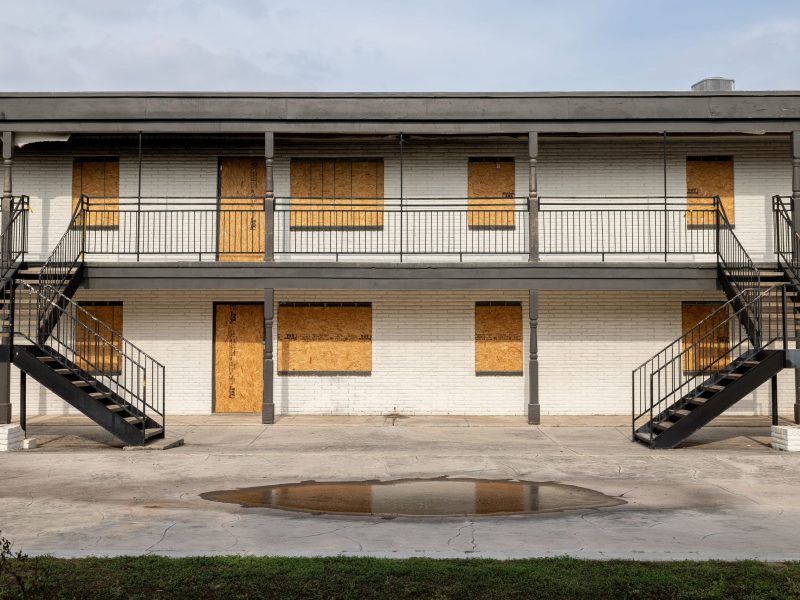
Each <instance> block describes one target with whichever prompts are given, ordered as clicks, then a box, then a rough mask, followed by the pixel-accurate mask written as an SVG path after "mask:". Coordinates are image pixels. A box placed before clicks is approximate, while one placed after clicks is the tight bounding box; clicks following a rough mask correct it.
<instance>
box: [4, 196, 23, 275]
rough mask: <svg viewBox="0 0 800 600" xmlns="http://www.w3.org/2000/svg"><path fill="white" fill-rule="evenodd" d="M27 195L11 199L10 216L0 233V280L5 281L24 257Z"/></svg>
mask: <svg viewBox="0 0 800 600" xmlns="http://www.w3.org/2000/svg"><path fill="white" fill-rule="evenodd" d="M28 206H29V199H28V196H19V197H18V198H12V199H11V218H10V220H9V221H8V223H7V224H6V225H5V227H4V228H3V231H2V233H0V280H2V281H3V282H5V280H6V279H8V277H9V275H10V274H11V272H12V271H13V270H14V268H15V267H16V266H18V265H19V263H20V262H22V260H23V259H24V257H25V250H26V249H27V244H28Z"/></svg>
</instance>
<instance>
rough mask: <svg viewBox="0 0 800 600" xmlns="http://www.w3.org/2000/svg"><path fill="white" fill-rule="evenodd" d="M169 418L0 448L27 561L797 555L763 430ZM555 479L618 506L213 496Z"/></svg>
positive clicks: (782, 456)
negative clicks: (156, 445)
mask: <svg viewBox="0 0 800 600" xmlns="http://www.w3.org/2000/svg"><path fill="white" fill-rule="evenodd" d="M544 421H545V422H544V424H543V425H541V426H535V427H532V426H528V425H526V424H525V423H524V420H523V419H522V418H518V417H513V418H506V417H494V418H477V417H437V418H433V417H430V418H426V417H411V418H397V419H394V418H391V417H353V418H348V417H337V418H330V417H288V418H284V419H282V420H280V421H279V422H278V424H277V425H276V426H264V425H261V424H260V422H259V420H258V418H257V417H251V416H233V415H232V416H224V417H223V416H211V417H172V418H170V419H168V421H167V423H168V425H167V426H168V428H169V431H170V433H171V434H172V435H178V434H179V435H182V436H183V437H184V438H185V442H186V443H185V445H184V446H182V447H179V448H175V449H172V450H167V451H141V452H129V451H123V450H121V449H119V448H116V447H113V446H110V445H108V444H107V442H108V441H110V440H109V438H108V436H107V435H106V434H104V433H103V432H102V431H100V430H98V429H97V428H96V427H94V426H92V425H90V424H87V423H86V422H85V421H82V420H80V419H77V418H68V419H67V418H63V417H62V418H58V419H56V418H55V417H47V418H35V419H32V420H31V423H30V432H31V434H32V435H34V436H36V437H38V438H39V440H40V442H41V443H42V445H41V447H40V448H39V449H38V450H34V451H24V452H16V453H6V454H0V529H1V530H2V532H3V535H4V536H6V537H9V538H11V539H13V540H14V541H15V543H16V545H17V547H19V548H21V549H22V550H24V551H27V552H29V553H52V554H55V555H58V556H83V555H120V554H142V553H158V554H164V555H173V556H181V555H189V554H234V553H242V554H283V555H337V554H344V555H353V554H358V555H374V556H390V557H407V556H431V557H469V556H483V557H529V556H557V555H567V554H568V555H572V556H578V557H591V558H602V557H608V558H611V557H623V558H637V559H680V558H722V559H738V558H762V559H771V560H783V559H800V536H798V533H797V532H798V531H800V503H798V501H797V498H798V497H800V455H797V454H787V453H783V452H778V451H775V450H772V449H771V448H770V447H769V445H768V443H769V437H768V436H769V427H768V421H767V420H766V419H762V418H759V419H748V420H742V419H737V418H728V419H720V420H718V421H717V422H716V423H715V424H714V426H711V427H707V428H706V429H704V430H703V431H701V432H700V433H699V434H697V435H695V436H694V437H693V438H692V439H691V440H690V441H689V443H688V444H687V445H686V447H684V448H681V449H678V450H672V451H652V450H649V449H647V448H645V447H643V446H641V445H639V444H635V443H632V442H631V441H630V431H629V429H628V428H627V427H626V419H625V418H624V417H601V418H588V417H580V418H577V417H576V418H567V417H563V418H550V419H549V420H548V419H544ZM442 476H447V477H469V478H487V479H520V480H526V481H536V482H548V481H553V482H558V483H565V484H571V485H576V486H581V487H585V488H589V489H591V490H595V491H598V492H601V493H603V494H606V495H608V496H614V497H618V498H622V499H623V500H625V502H626V503H625V504H621V505H619V506H614V507H611V508H601V509H591V510H579V511H573V512H554V513H548V514H542V515H533V516H511V517H473V518H465V517H452V518H435V519H431V518H428V519H419V518H395V519H381V518H375V517H332V516H326V515H312V514H302V513H292V512H284V511H278V510H271V509H266V508H243V507H241V506H239V505H237V504H227V503H220V502H212V501H210V500H205V499H203V498H201V497H200V494H202V493H204V492H209V491H214V490H223V489H232V488H239V487H251V486H263V485H270V484H276V483H285V482H298V481H304V480H309V479H313V480H317V481H346V480H368V479H373V480H392V479H400V478H432V477H442Z"/></svg>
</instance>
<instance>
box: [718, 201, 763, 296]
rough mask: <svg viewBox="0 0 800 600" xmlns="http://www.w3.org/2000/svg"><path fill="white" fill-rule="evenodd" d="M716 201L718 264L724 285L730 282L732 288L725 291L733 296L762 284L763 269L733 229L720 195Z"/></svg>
mask: <svg viewBox="0 0 800 600" xmlns="http://www.w3.org/2000/svg"><path fill="white" fill-rule="evenodd" d="M715 202H716V207H717V210H716V214H717V217H716V218H717V223H716V235H717V243H716V246H717V264H718V266H719V269H720V280H721V281H722V283H723V285H727V284H730V286H731V288H730V289H726V290H725V291H726V292H727V294H728V297H733V296H736V295H737V294H738V292H740V291H741V290H744V289H747V288H753V287H759V286H760V285H761V270H760V269H759V268H758V267H757V266H756V263H755V262H754V261H753V259H752V258H750V255H749V254H748V253H747V250H745V248H744V245H743V244H742V242H741V241H740V240H739V238H738V237H737V236H736V234H735V233H734V231H733V227H732V225H731V222H730V220H729V219H728V215H727V213H726V212H725V207H724V206H723V204H722V202H721V201H720V199H719V197H717V198H715Z"/></svg>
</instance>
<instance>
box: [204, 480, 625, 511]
mask: <svg viewBox="0 0 800 600" xmlns="http://www.w3.org/2000/svg"><path fill="white" fill-rule="evenodd" d="M200 496H201V497H202V498H204V499H205V500H213V501H215V502H229V503H233V504H239V505H241V506H245V507H257V506H264V507H268V508H279V509H283V510H292V511H300V512H309V513H329V514H341V515H374V516H381V517H396V516H406V517H445V516H462V515H511V514H534V513H545V512H554V511H561V510H574V509H579V508H602V507H609V506H618V505H620V504H625V501H624V500H622V499H620V498H613V497H611V496H606V495H605V494H601V493H600V492H596V491H594V490H590V489H587V488H581V487H577V486H573V485H564V484H560V483H550V482H546V483H537V482H533V481H509V480H500V481H497V480H489V479H443V478H442V479H402V480H396V481H345V482H327V483H326V482H315V481H310V482H302V483H290V484H281V485H267V486H261V487H251V488H242V489H238V490H220V491H215V492H206V493H204V494H200Z"/></svg>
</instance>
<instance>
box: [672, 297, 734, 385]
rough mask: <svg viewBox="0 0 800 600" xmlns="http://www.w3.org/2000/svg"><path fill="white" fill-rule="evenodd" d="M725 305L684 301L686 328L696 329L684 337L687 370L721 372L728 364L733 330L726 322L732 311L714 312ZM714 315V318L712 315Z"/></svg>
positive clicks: (684, 328) (685, 367) (683, 309)
mask: <svg viewBox="0 0 800 600" xmlns="http://www.w3.org/2000/svg"><path fill="white" fill-rule="evenodd" d="M722 305H723V303H722V302H684V303H682V304H681V325H682V329H683V331H686V332H688V331H689V330H690V329H691V330H692V331H691V333H687V334H686V335H685V336H684V337H683V340H681V341H682V344H681V345H682V352H683V370H684V372H685V373H698V372H700V371H712V372H713V371H719V370H720V369H722V368H723V367H724V366H725V365H727V364H728V362H729V361H728V358H729V357H728V351H729V350H730V345H731V343H730V329H729V327H728V324H727V323H726V320H727V318H728V312H727V311H720V312H719V313H717V314H716V315H713V314H714V312H715V311H716V310H718V309H719V308H720V307H721V306H722ZM712 315H713V318H709V317H712ZM698 325H699V327H697V326H698ZM695 327H696V329H695Z"/></svg>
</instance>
